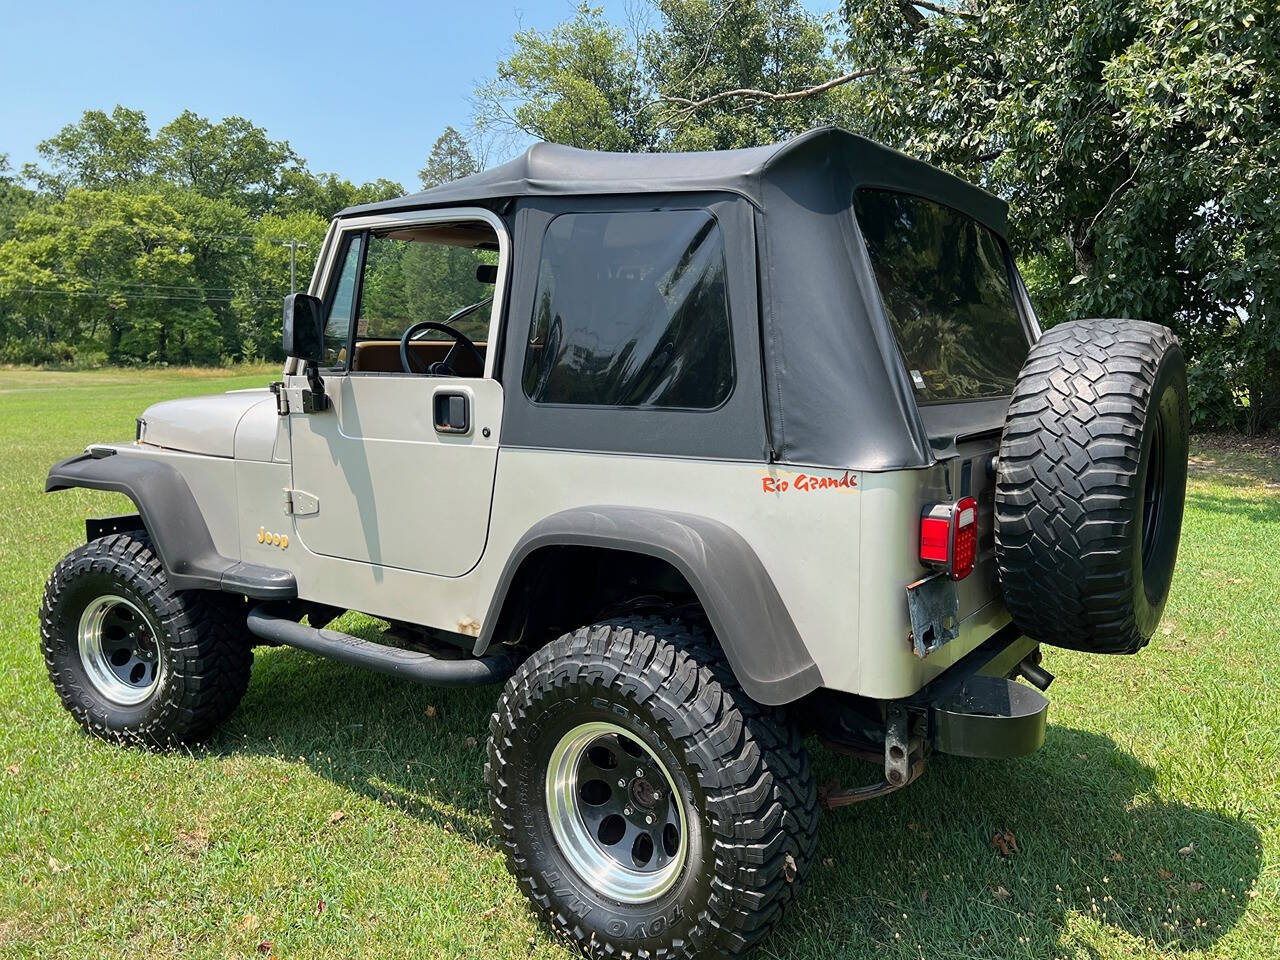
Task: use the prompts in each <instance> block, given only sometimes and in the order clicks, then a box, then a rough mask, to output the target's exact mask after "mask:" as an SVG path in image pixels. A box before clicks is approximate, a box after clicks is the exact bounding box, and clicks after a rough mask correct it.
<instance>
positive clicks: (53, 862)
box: [49, 857, 71, 873]
mask: <svg viewBox="0 0 1280 960" xmlns="http://www.w3.org/2000/svg"><path fill="white" fill-rule="evenodd" d="M49 869H50V870H51V871H53V872H54V873H66V872H67V871H68V870H70V869H71V864H69V863H60V862H59V861H58V859H57V858H56V857H50V858H49Z"/></svg>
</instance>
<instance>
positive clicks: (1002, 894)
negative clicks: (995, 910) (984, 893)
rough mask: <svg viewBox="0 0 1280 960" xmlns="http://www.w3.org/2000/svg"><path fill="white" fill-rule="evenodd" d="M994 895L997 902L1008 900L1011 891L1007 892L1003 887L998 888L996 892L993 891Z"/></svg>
mask: <svg viewBox="0 0 1280 960" xmlns="http://www.w3.org/2000/svg"><path fill="white" fill-rule="evenodd" d="M992 893H994V894H995V898H996V899H997V900H1008V899H1009V897H1010V896H1011V894H1010V893H1009V891H1008V890H1006V889H1005V888H1004V887H1003V886H999V887H996V888H995V890H993V891H992Z"/></svg>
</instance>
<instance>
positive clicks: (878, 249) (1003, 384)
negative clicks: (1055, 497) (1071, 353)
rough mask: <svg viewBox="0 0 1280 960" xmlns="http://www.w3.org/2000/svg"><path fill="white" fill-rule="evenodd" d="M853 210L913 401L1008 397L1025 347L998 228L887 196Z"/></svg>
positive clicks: (863, 195) (859, 195) (857, 199)
mask: <svg viewBox="0 0 1280 960" xmlns="http://www.w3.org/2000/svg"><path fill="white" fill-rule="evenodd" d="M853 206H854V212H855V214H856V215H857V217H858V226H859V227H860V228H861V230H862V235H863V237H864V238H865V240H866V244H867V252H868V253H869V254H870V257H871V266H872V268H873V270H874V271H875V276H876V283H877V284H878V285H879V287H880V295H881V297H882V298H883V299H884V305H885V310H886V311H887V312H888V314H889V322H890V323H891V324H892V325H893V332H894V334H895V335H896V336H897V338H898V347H899V349H901V351H902V356H903V360H904V361H905V362H906V365H907V372H908V374H909V375H910V377H911V381H912V383H913V384H914V386H915V389H916V396H917V398H918V399H919V400H921V401H925V402H928V401H948V400H971V399H976V398H980V397H1000V396H1007V395H1008V394H1010V393H1012V392H1013V384H1014V381H1015V380H1016V379H1017V376H1018V371H1019V370H1021V369H1022V363H1023V361H1024V360H1025V359H1026V357H1027V350H1028V349H1029V344H1028V340H1027V333H1026V329H1025V328H1024V326H1023V323H1022V318H1021V317H1020V316H1019V315H1018V308H1017V306H1016V304H1015V302H1014V298H1013V287H1012V283H1011V279H1010V273H1009V266H1008V263H1007V261H1006V258H1005V251H1004V246H1003V244H1002V243H1001V242H1000V238H999V237H998V236H997V235H996V234H995V232H994V231H992V230H991V229H989V228H988V227H985V226H983V225H982V224H980V223H978V222H977V221H976V220H973V219H971V218H969V217H967V216H965V215H964V214H962V213H960V212H959V211H957V210H953V209H952V208H950V207H946V206H943V205H942V204H940V203H935V202H934V201H932V200H926V199H924V198H923V197H915V196H911V195H910V194H905V193H898V192H895V191H891V190H873V189H866V188H864V189H860V190H858V191H857V192H856V193H855V195H854V204H853Z"/></svg>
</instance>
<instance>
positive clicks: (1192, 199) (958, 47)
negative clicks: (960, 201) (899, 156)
mask: <svg viewBox="0 0 1280 960" xmlns="http://www.w3.org/2000/svg"><path fill="white" fill-rule="evenodd" d="M652 13H653V22H652V23H651V25H649V26H647V27H645V28H644V29H635V30H633V31H632V33H631V35H628V34H627V32H626V31H624V30H623V29H622V28H621V27H620V26H618V25H614V24H611V23H609V22H608V21H607V20H606V19H604V17H603V16H602V14H601V13H600V12H599V11H598V10H593V9H591V8H587V7H582V8H580V9H579V10H578V12H577V13H576V15H575V16H574V17H573V18H572V19H571V20H570V21H568V22H567V23H565V24H562V25H561V26H560V27H557V28H554V29H553V30H551V31H548V32H545V33H538V32H535V31H522V32H521V33H518V34H516V36H515V38H514V44H515V48H514V52H513V53H512V54H511V55H510V56H509V57H507V58H506V59H504V60H503V61H502V62H501V63H500V64H499V66H498V74H497V77H496V79H495V80H494V81H492V82H491V83H490V84H487V85H485V86H483V87H482V88H481V91H480V93H481V96H480V97H479V98H478V100H479V118H480V120H481V121H483V122H485V123H487V124H489V125H490V126H498V127H501V126H503V125H504V124H506V125H507V126H508V127H509V128H511V129H515V130H518V131H522V132H524V133H527V134H529V135H532V136H538V137H544V138H551V139H558V140H560V141H561V142H567V143H573V144H576V145H579V146H592V147H600V146H605V147H612V146H613V145H614V144H620V145H621V146H622V148H623V149H709V148H725V147H734V146H746V145H753V144H759V143H766V142H771V141H776V140H779V139H782V138H785V137H787V136H790V135H794V134H796V133H799V132H802V131H803V130H805V129H808V128H810V127H812V126H814V125H816V124H818V123H822V122H836V123H840V124H842V125H844V126H846V127H848V128H850V129H853V130H855V131H857V132H861V133H865V134H867V135H869V136H872V137H874V138H876V139H879V140H881V141H883V142H886V143H888V144H890V145H891V146H894V147H897V148H899V149H902V150H904V151H905V152H907V153H908V154H911V155H914V156H919V157H921V158H923V159H926V160H929V161H931V162H933V163H936V164H938V165H940V166H942V167H944V168H945V169H948V170H951V171H952V172H955V173H956V174H958V175H960V176H962V177H964V178H966V179H969V180H972V181H974V182H977V183H980V184H982V185H983V186H985V187H986V188H988V189H989V190H991V191H993V192H995V193H997V194H999V195H1000V196H1002V197H1004V198H1005V199H1007V200H1008V201H1009V202H1010V205H1011V207H1010V225H1011V235H1012V239H1013V242H1014V246H1015V250H1016V252H1017V254H1018V256H1019V260H1020V262H1021V264H1022V266H1023V271H1024V274H1025V276H1026V279H1027V282H1028V286H1029V287H1030V288H1031V291H1032V294H1033V299H1034V300H1035V302H1036V303H1037V305H1038V308H1039V310H1040V312H1041V314H1042V319H1043V320H1044V321H1045V322H1046V323H1054V322H1059V321H1061V320H1064V319H1069V318H1073V317H1081V316H1097V315H1103V316H1128V317H1133V318H1137V319H1144V320H1155V321H1157V322H1161V323H1166V324H1168V325H1170V326H1172V327H1173V328H1174V329H1175V330H1176V331H1177V332H1178V334H1179V336H1180V337H1181V338H1182V340H1183V344H1184V347H1185V348H1186V349H1187V351H1188V353H1189V355H1190V356H1191V357H1192V359H1193V366H1192V371H1191V374H1192V384H1191V386H1192V394H1193V400H1194V403H1195V409H1194V416H1195V417H1196V419H1197V421H1198V422H1199V423H1201V424H1203V425H1219V426H1235V427H1243V428H1246V429H1250V430H1256V429H1263V428H1266V427H1270V426H1274V425H1276V424H1277V423H1278V422H1280V307H1277V306H1276V304H1277V302H1278V301H1280V290H1277V285H1278V282H1280V257H1278V255H1280V249H1278V247H1280V231H1277V230H1276V229H1275V227H1274V222H1275V212H1276V209H1277V205H1278V204H1280V182H1278V180H1280V162H1278V161H1280V156H1277V154H1278V153H1280V85H1278V78H1277V68H1278V66H1280V45H1278V40H1280V27H1278V23H1280V19H1278V15H1277V13H1276V11H1275V9H1274V7H1273V5H1269V4H1265V3H1262V2H1261V0H1197V2H1195V3H1190V2H1188V0H1119V2H1117V0H1078V2H1076V3H1072V4H1061V3H1050V2H1031V3H1025V2H1015V0H984V2H982V3H978V2H977V0H940V2H933V0H923V2H919V0H917V2H912V0H845V2H844V4H843V5H842V7H841V8H840V10H839V11H838V14H837V16H836V18H835V19H834V21H830V22H829V21H827V20H824V19H822V18H819V17H815V16H814V15H813V14H811V13H809V12H808V11H807V9H806V8H805V7H804V6H803V5H801V4H799V3H791V2H787V0H653V3H652ZM495 94H496V95H495Z"/></svg>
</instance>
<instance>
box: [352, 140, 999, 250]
mask: <svg viewBox="0 0 1280 960" xmlns="http://www.w3.org/2000/svg"><path fill="white" fill-rule="evenodd" d="M791 158H796V159H800V158H808V159H809V160H817V162H815V163H812V164H811V172H812V176H813V178H814V180H815V181H827V180H829V179H830V177H831V173H832V170H833V167H838V166H848V167H850V168H855V169H858V170H860V171H861V172H862V174H863V176H861V177H859V180H860V181H862V182H861V183H860V184H859V185H860V186H870V185H880V186H890V187H891V186H894V185H895V184H897V183H900V182H902V181H903V180H904V179H906V180H909V181H910V182H911V183H913V184H915V185H916V187H917V188H918V187H919V186H921V185H923V184H927V185H928V187H929V188H930V189H928V190H927V193H928V194H929V195H930V196H931V197H932V198H933V199H936V200H940V201H942V202H944V203H947V204H948V205H949V206H953V207H956V208H957V209H959V210H963V211H964V212H966V213H968V214H969V215H970V216H972V217H974V219H976V220H981V221H982V222H983V223H986V224H987V225H988V226H990V227H992V228H993V229H995V230H996V231H997V232H999V233H1000V234H1001V235H1003V234H1004V231H1005V217H1006V210H1007V207H1006V204H1005V202H1004V201H1003V200H1001V199H999V198H998V197H994V196H992V195H991V194H989V193H987V192H986V191H985V190H981V189H979V188H978V187H975V186H973V185H972V184H969V183H965V182H964V181H963V180H960V179H958V178H956V177H953V176H951V175H950V174H948V173H944V172H942V171H941V170H938V169H937V168H936V167H931V166H930V165H929V164H927V163H922V162H921V161H919V160H913V159H912V158H911V157H908V156H907V155H906V154H903V153H899V152H898V151H897V150H893V149H891V148H889V147H886V146H884V145H883V144H879V143H876V142H875V141H874V140H868V139H867V138H866V137H860V136H858V135H857V134H854V133H850V132H849V131H848V130H844V129H842V128H840V127H833V126H827V127H818V128H817V129H814V130H810V131H809V132H807V133H803V134H801V135H800V136H798V137H794V138H792V139H791V140H787V141H785V142H783V143H772V144H768V145H766V146H763V147H746V148H744V149H741V150H706V151H700V152H696V153H605V152H602V151H597V150H579V149H578V148H576V147H565V146H561V145H560V144H558V143H535V144H534V145H533V146H531V147H530V148H529V149H528V150H526V151H525V152H524V153H523V154H521V155H520V156H518V157H516V158H515V159H514V160H508V161H507V162H506V163H504V164H501V165H499V166H496V167H492V168H491V169H489V170H484V171H482V172H480V173H476V174H472V175H471V176H469V177H463V178H462V179H460V180H454V181H452V182H451V183H446V184H442V185H441V186H438V187H432V188H431V189H430V190H423V191H421V192H420V193H411V194H408V195H406V196H403V197H396V198H395V199H392V200H382V201H379V202H378V203H366V204H361V205H359V206H355V207H348V208H347V209H346V210H343V211H342V212H341V213H340V214H338V215H339V216H342V217H347V216H354V215H359V214H365V213H389V212H394V211H397V210H418V209H422V208H424V207H438V206H454V205H457V204H460V203H483V202H487V201H492V200H501V199H504V198H506V197H528V196H573V195H606V194H630V193H691V192H699V193H702V192H708V193H709V192H717V191H726V192H729V193H736V194H738V195H740V196H743V197H746V198H747V199H748V200H750V201H751V202H752V203H753V204H755V205H756V206H757V207H763V206H764V204H765V193H766V190H767V185H768V181H769V180H770V174H771V171H772V170H773V169H774V168H775V167H778V166H779V165H783V164H785V163H786V161H787V160H788V159H791ZM877 173H879V174H880V176H881V177H882V178H883V176H884V175H885V174H888V179H887V181H886V182H884V183H879V184H876V183H874V182H873V181H875V180H876V179H877V176H876V174H877Z"/></svg>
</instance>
